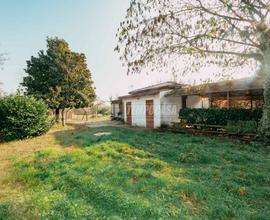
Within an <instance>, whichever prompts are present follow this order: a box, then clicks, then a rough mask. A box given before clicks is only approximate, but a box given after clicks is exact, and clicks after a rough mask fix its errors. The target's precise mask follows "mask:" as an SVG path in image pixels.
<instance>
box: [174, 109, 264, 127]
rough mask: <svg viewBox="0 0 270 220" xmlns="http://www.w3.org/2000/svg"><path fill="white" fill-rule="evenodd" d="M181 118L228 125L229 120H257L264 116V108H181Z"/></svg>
mask: <svg viewBox="0 0 270 220" xmlns="http://www.w3.org/2000/svg"><path fill="white" fill-rule="evenodd" d="M179 117H180V119H182V120H184V121H185V122H186V123H188V124H209V125H227V122H228V121H256V122H257V123H258V122H259V120H260V119H261V117H262V109H243V108H233V109H225V108H221V109H216V108H209V109H189V108H185V109H181V110H180V112H179Z"/></svg>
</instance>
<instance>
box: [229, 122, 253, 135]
mask: <svg viewBox="0 0 270 220" xmlns="http://www.w3.org/2000/svg"><path fill="white" fill-rule="evenodd" d="M225 129H226V131H227V132H230V133H236V134H246V133H256V132H257V130H258V123H257V122H256V121H229V122H228V124H227V126H226V127H225Z"/></svg>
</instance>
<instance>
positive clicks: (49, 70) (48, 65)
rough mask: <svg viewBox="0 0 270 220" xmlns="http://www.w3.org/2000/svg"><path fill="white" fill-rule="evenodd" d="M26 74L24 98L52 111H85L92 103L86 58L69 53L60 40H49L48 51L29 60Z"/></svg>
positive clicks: (93, 92)
mask: <svg viewBox="0 0 270 220" xmlns="http://www.w3.org/2000/svg"><path fill="white" fill-rule="evenodd" d="M25 72H26V74H27V76H26V77H24V78H23V82H22V85H23V86H24V87H25V88H26V94H27V95H32V96H34V97H36V98H38V99H42V100H44V101H45V103H46V104H47V105H48V106H49V107H50V108H51V109H65V108H81V107H87V106H90V105H92V103H93V101H94V100H95V97H96V95H95V89H94V87H93V81H92V77H91V72H90V70H89V69H88V67H87V63H86V57H85V55H84V54H82V53H75V52H72V51H71V50H70V48H69V45H68V43H67V42H66V41H65V40H63V39H58V38H48V39H47V51H46V52H44V51H42V50H41V51H39V53H38V56H37V57H34V56H32V57H31V59H30V60H28V61H27V68H26V69H25Z"/></svg>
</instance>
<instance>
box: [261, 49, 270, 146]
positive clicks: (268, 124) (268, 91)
mask: <svg viewBox="0 0 270 220" xmlns="http://www.w3.org/2000/svg"><path fill="white" fill-rule="evenodd" d="M260 74H261V75H262V77H265V86H264V102H265V104H264V108H263V117H262V119H261V122H260V127H259V133H260V135H261V137H263V138H264V139H265V140H268V141H269V140H270V137H269V132H270V49H268V51H267V52H266V53H265V57H264V61H263V63H262V67H261V71H260ZM267 136H268V137H267Z"/></svg>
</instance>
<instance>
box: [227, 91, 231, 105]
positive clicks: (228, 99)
mask: <svg viewBox="0 0 270 220" xmlns="http://www.w3.org/2000/svg"><path fill="white" fill-rule="evenodd" d="M227 108H228V109H230V108H231V101H230V92H227Z"/></svg>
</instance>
